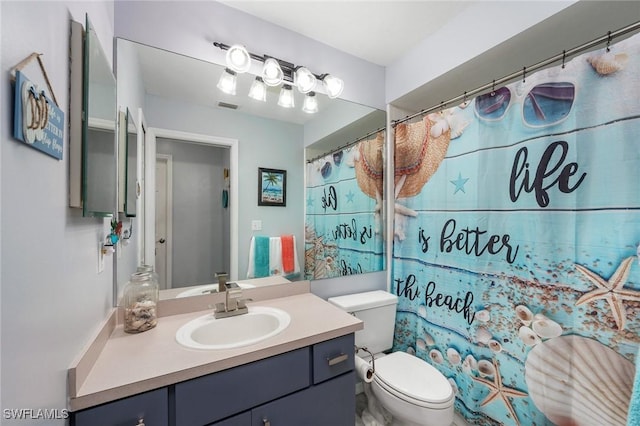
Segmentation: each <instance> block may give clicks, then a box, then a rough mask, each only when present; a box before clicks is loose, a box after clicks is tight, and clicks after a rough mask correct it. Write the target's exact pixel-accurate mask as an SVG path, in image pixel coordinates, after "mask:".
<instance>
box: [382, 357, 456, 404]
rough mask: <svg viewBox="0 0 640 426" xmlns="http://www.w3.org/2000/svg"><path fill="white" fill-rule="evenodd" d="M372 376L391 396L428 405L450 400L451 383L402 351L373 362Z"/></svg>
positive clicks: (451, 396) (428, 366)
mask: <svg viewBox="0 0 640 426" xmlns="http://www.w3.org/2000/svg"><path fill="white" fill-rule="evenodd" d="M375 377H376V378H377V379H378V380H380V381H381V382H383V383H384V385H386V386H385V387H386V388H387V389H389V390H391V391H395V393H399V394H401V395H406V396H408V397H410V398H412V399H414V400H417V401H422V402H424V403H428V404H442V403H446V402H448V401H450V400H451V399H452V398H453V389H452V388H451V384H450V383H449V381H448V380H447V379H446V377H444V375H443V374H442V373H440V372H439V371H438V370H437V369H436V368H435V367H433V366H432V365H431V364H429V363H427V362H426V361H423V360H422V359H420V358H418V357H415V356H413V355H409V354H408V353H406V352H394V353H392V354H389V355H387V356H385V357H382V358H379V359H378V358H376V360H375Z"/></svg>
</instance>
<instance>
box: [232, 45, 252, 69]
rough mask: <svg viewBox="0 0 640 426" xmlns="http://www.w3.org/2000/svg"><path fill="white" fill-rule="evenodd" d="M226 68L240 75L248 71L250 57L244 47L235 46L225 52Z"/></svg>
mask: <svg viewBox="0 0 640 426" xmlns="http://www.w3.org/2000/svg"><path fill="white" fill-rule="evenodd" d="M226 61H227V67H228V68H231V69H232V70H233V71H235V72H237V73H239V74H242V73H245V72H247V71H249V68H250V67H251V57H250V56H249V52H247V49H246V48H245V47H244V46H241V45H239V44H235V45H233V46H231V47H230V48H229V50H227V56H226Z"/></svg>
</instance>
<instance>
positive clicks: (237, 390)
mask: <svg viewBox="0 0 640 426" xmlns="http://www.w3.org/2000/svg"><path fill="white" fill-rule="evenodd" d="M354 368H355V364H354V335H353V334H348V335H346V336H342V337H338V338H335V339H332V340H328V341H325V342H320V343H317V344H315V345H312V346H307V347H303V348H300V349H296V350H293V351H290V352H286V353H283V354H280V355H276V356H273V357H269V358H265V359H262V360H259V361H255V362H252V363H249V364H245V365H241V366H238V367H234V368H230V369H227V370H223V371H220V372H217V373H213V374H209V375H206V376H202V377H198V378H195V379H191V380H187V381H184V382H180V383H176V384H175V385H171V386H168V387H166V388H162V389H158V390H155V391H151V392H147V393H145V394H140V395H135V396H132V397H129V398H125V399H122V400H118V401H115V402H111V403H107V404H104V405H101V406H98V407H93V408H89V409H86V410H82V411H79V412H76V413H72V420H73V421H72V425H75V426H84V425H92V426H96V425H102V424H104V425H120V424H122V425H125V424H126V425H129V424H130V425H132V426H133V425H136V424H137V421H138V419H139V418H142V417H135V416H133V417H131V414H127V416H128V417H124V416H125V411H127V413H132V414H136V415H137V413H143V414H144V413H147V412H153V414H155V415H158V416H159V417H157V418H154V419H153V420H151V417H147V415H145V416H144V423H145V424H146V425H147V426H163V425H168V424H170V425H176V426H183V425H184V426H198V425H210V426H265V425H271V426H300V425H305V426H315V425H317V426H326V425H349V424H354V422H355V383H356V377H355V371H354ZM151 394H154V395H156V394H157V395H156V398H157V399H156V400H153V401H151V400H150V399H149V401H147V399H143V397H145V396H146V397H147V398H148V395H151ZM145 404H146V405H145ZM125 407H126V410H125ZM147 407H148V408H147ZM115 416H119V417H115ZM123 419H125V420H123ZM129 419H132V420H134V421H131V420H129Z"/></svg>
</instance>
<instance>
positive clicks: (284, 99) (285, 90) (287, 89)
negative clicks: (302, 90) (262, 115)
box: [278, 84, 296, 108]
mask: <svg viewBox="0 0 640 426" xmlns="http://www.w3.org/2000/svg"><path fill="white" fill-rule="evenodd" d="M278 105H280V106H281V107H283V108H293V107H295V106H296V103H295V100H294V98H293V90H292V88H291V85H290V84H285V85H283V86H282V89H281V90H280V96H279V97H278Z"/></svg>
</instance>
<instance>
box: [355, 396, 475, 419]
mask: <svg viewBox="0 0 640 426" xmlns="http://www.w3.org/2000/svg"><path fill="white" fill-rule="evenodd" d="M367 406H368V400H367V395H366V394H365V393H364V392H360V393H359V394H357V395H356V423H355V426H388V423H384V424H383V423H381V422H379V421H377V420H376V419H375V418H372V417H371V416H370V415H367V414H365V417H364V420H363V417H362V415H363V413H364V411H365V409H366V408H367ZM451 426H470V425H469V424H468V423H467V422H466V421H465V420H464V418H462V417H461V416H460V415H459V414H458V413H456V415H455V417H454V419H453V423H452V424H451Z"/></svg>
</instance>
